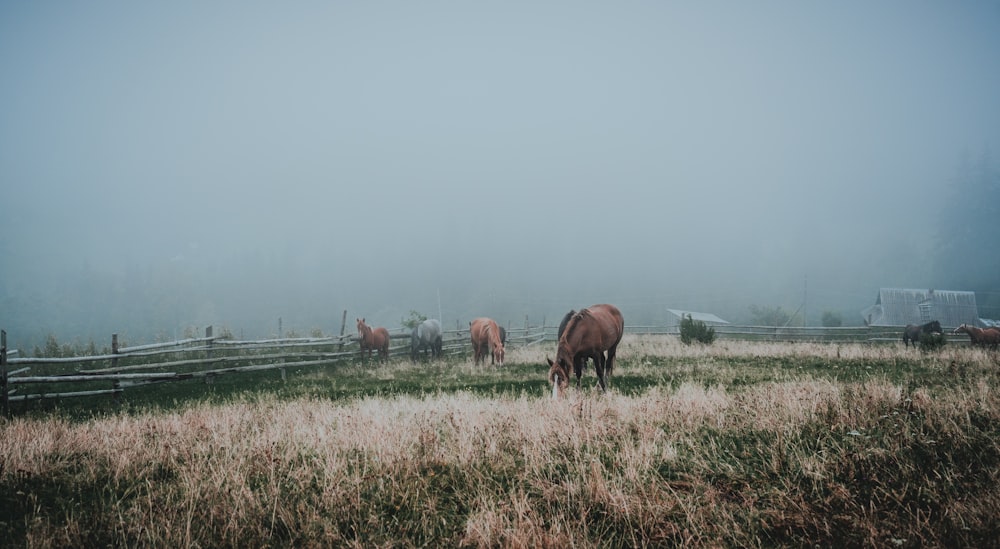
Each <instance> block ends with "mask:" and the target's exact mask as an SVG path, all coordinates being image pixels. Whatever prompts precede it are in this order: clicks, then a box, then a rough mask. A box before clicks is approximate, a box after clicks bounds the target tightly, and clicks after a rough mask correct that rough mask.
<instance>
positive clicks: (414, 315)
mask: <svg viewBox="0 0 1000 549" xmlns="http://www.w3.org/2000/svg"><path fill="white" fill-rule="evenodd" d="M425 320H427V317H426V316H425V315H422V314H420V313H419V312H417V311H414V310H413V309H410V317H409V318H406V319H403V320H400V324H402V325H403V326H404V327H405V328H406V329H408V330H412V329H414V328H416V327H417V325H419V324H420V323H421V322H423V321H425Z"/></svg>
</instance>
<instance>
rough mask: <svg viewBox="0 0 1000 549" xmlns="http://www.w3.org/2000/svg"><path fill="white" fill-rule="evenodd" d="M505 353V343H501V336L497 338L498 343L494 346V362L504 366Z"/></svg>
mask: <svg viewBox="0 0 1000 549" xmlns="http://www.w3.org/2000/svg"><path fill="white" fill-rule="evenodd" d="M503 355H504V350H503V343H499V338H497V344H496V345H494V346H493V362H495V363H497V364H498V365H500V366H503Z"/></svg>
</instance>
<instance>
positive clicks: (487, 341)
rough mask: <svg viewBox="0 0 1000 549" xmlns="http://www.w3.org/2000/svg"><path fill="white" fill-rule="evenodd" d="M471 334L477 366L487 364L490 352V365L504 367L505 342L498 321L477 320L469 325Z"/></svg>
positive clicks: (490, 319) (483, 318) (489, 319)
mask: <svg viewBox="0 0 1000 549" xmlns="http://www.w3.org/2000/svg"><path fill="white" fill-rule="evenodd" d="M469 334H470V336H471V337H472V352H473V356H474V360H475V363H476V364H479V362H480V361H483V362H485V361H486V352H487V351H489V353H490V355H491V360H490V364H499V365H500V366H503V356H504V350H503V342H502V341H501V339H500V327H499V326H497V323H496V321H494V320H493V319H492V318H486V317H480V318H477V319H475V320H473V321H472V322H470V323H469Z"/></svg>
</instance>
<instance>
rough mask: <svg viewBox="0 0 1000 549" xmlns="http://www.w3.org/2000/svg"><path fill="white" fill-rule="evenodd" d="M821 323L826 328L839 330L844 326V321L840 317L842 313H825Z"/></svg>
mask: <svg viewBox="0 0 1000 549" xmlns="http://www.w3.org/2000/svg"><path fill="white" fill-rule="evenodd" d="M821 322H822V323H823V326H824V327H825V328H839V327H841V326H843V325H844V319H842V318H841V317H840V313H836V312H833V311H823V318H822V320H821Z"/></svg>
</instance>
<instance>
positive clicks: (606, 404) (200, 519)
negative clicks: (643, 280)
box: [0, 336, 1000, 547]
mask: <svg viewBox="0 0 1000 549" xmlns="http://www.w3.org/2000/svg"><path fill="white" fill-rule="evenodd" d="M546 350H549V349H544V348H543V349H538V348H532V349H527V350H525V349H520V350H514V351H512V352H510V353H509V354H508V357H507V361H508V364H507V365H505V366H504V367H503V368H493V367H488V366H487V367H475V366H473V365H472V364H471V360H468V359H465V360H460V359H455V360H450V361H448V362H444V363H438V364H433V365H426V364H420V365H411V364H409V363H405V362H397V363H390V364H388V365H384V366H365V365H360V364H345V365H342V366H335V367H331V368H329V369H327V370H308V371H307V370H303V371H299V372H294V371H290V372H289V376H288V380H287V381H285V382H282V381H281V380H280V377H279V376H278V375H277V374H276V373H274V372H270V373H265V374H247V375H246V376H242V375H241V376H230V377H229V378H226V377H223V378H219V379H218V380H216V382H215V383H213V384H211V385H206V384H203V383H189V384H187V383H186V384H174V385H157V386H150V387H146V388H143V389H141V390H137V391H135V392H127V393H126V394H125V401H124V402H123V403H122V404H121V405H118V407H117V408H114V407H110V405H109V404H108V400H105V399H78V400H76V401H73V403H70V402H69V401H67V402H65V403H61V404H60V407H58V408H55V409H51V408H47V407H43V406H40V405H39V406H35V407H31V408H29V409H28V410H22V411H21V412H20V413H19V414H17V415H15V417H14V418H12V419H9V420H3V421H2V422H0V509H2V511H0V539H4V540H8V541H6V542H5V543H9V544H11V545H17V546H27V547H40V546H45V547H49V546H102V545H116V546H133V545H151V546H193V545H198V546H212V547H236V546H288V545H302V546H331V545H332V546H366V547H367V546H379V547H381V546H386V547H390V546H391V547H396V546H403V547H410V546H439V545H448V546H471V547H479V546H552V545H573V546H582V547H592V546H607V545H628V546H662V545H668V546H669V545H694V546H712V547H715V546H749V547H754V546H763V547H775V546H794V547H799V546H803V545H820V546H831V545H846V546H889V547H896V546H898V547H917V546H976V547H988V546H997V543H998V542H997V540H998V539H1000V482H998V481H1000V478H998V476H1000V421H998V420H1000V417H998V416H1000V396H998V393H997V389H996V387H997V377H998V376H997V371H998V364H997V360H996V357H995V355H992V354H988V353H985V352H983V351H980V350H973V349H969V348H964V347H955V348H946V349H945V350H943V351H941V352H939V353H915V352H906V351H904V350H903V349H902V348H901V347H900V346H898V345H886V346H866V345H840V346H836V345H823V344H777V343H763V342H755V343H748V342H736V341H731V340H721V341H717V342H716V343H715V344H714V345H712V346H708V347H703V346H697V345H695V346H684V345H681V344H679V343H678V342H677V341H676V340H675V339H673V338H662V337H655V336H649V337H629V338H627V340H626V341H625V342H624V344H623V346H622V348H621V349H620V351H619V357H620V362H619V364H618V365H617V368H616V370H615V373H614V376H613V378H612V387H613V389H612V391H611V392H609V393H608V394H603V395H602V394H600V393H599V392H597V391H596V390H595V389H593V385H594V383H595V378H594V375H593V372H592V370H591V371H590V372H588V373H587V374H586V375H585V377H584V389H583V390H581V391H576V390H573V391H570V396H569V398H567V399H564V400H560V401H552V400H551V399H549V398H548V388H547V387H546V386H545V373H546V371H547V369H546V368H544V367H543V366H542V364H543V363H544V353H545V351H546ZM86 400H89V401H90V402H89V404H90V405H91V407H92V408H94V407H96V408H97V409H98V411H93V410H90V411H88V410H87V409H85V408H86V406H87V404H88V403H87V402H84V401H86ZM105 407H106V408H105Z"/></svg>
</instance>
